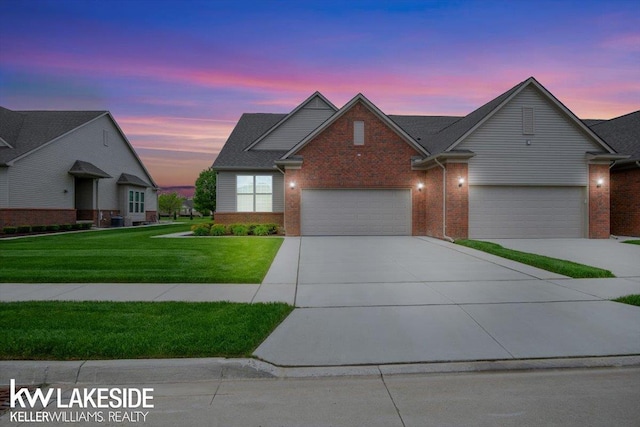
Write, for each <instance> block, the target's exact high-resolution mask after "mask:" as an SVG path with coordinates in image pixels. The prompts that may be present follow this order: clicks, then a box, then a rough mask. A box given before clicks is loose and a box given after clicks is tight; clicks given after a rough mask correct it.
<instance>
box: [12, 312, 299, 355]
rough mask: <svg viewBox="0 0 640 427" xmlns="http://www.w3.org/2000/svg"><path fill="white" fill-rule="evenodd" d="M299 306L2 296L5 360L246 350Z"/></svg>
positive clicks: (257, 342)
mask: <svg viewBox="0 0 640 427" xmlns="http://www.w3.org/2000/svg"><path fill="white" fill-rule="evenodd" d="M292 309H293V307H291V306H289V305H287V304H283V303H270V304H238V303H229V302H210V303H184V302H59V301H46V302H41V301H39V302H12V303H0V324H1V325H2V333H1V334H0V359H3V360H25V359H29V360H33V359H36V360H37V359H47V360H83V359H135V358H176V357H244V356H249V355H250V354H251V353H252V352H253V350H254V349H255V348H256V347H257V346H258V345H260V343H261V342H262V341H263V340H264V339H265V338H266V337H267V336H268V335H269V333H271V331H272V330H273V329H274V328H275V327H276V326H277V325H278V324H280V322H282V320H283V319H284V318H285V317H286V316H287V315H288V314H289V313H290V312H291V310H292Z"/></svg>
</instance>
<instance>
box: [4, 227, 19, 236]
mask: <svg viewBox="0 0 640 427" xmlns="http://www.w3.org/2000/svg"><path fill="white" fill-rule="evenodd" d="M17 231H18V227H4V228H3V229H2V232H3V233H4V234H16V232H17Z"/></svg>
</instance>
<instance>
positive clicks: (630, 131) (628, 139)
mask: <svg viewBox="0 0 640 427" xmlns="http://www.w3.org/2000/svg"><path fill="white" fill-rule="evenodd" d="M589 122H590V123H589V124H590V127H591V129H592V130H593V131H594V132H595V133H597V134H598V135H599V136H600V137H601V138H603V139H605V140H606V141H607V143H608V144H609V145H611V146H612V147H613V148H615V149H616V150H617V151H618V152H620V153H624V154H628V155H629V158H627V159H622V160H617V161H616V162H615V163H614V165H613V166H612V167H611V234H614V235H617V236H636V237H638V236H640V111H636V112H633V113H629V114H626V115H624V116H620V117H616V118H614V119H611V120H591V121H589Z"/></svg>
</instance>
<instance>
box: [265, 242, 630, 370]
mask: <svg viewBox="0 0 640 427" xmlns="http://www.w3.org/2000/svg"><path fill="white" fill-rule="evenodd" d="M297 258H298V259H299V264H298V266H297V267H298V268H297V272H298V274H297V291H296V298H295V303H296V307H297V308H296V309H295V310H294V312H293V313H292V314H291V315H290V316H289V317H288V318H287V319H285V321H284V322H283V323H282V324H281V325H280V326H279V327H278V328H277V329H276V330H275V331H274V333H273V334H272V335H271V336H269V337H268V338H267V340H266V341H265V342H264V343H263V344H262V345H261V346H260V347H259V348H258V349H257V350H256V351H255V353H254V354H255V355H256V356H257V357H260V358H262V359H264V360H267V361H269V362H272V363H275V364H278V365H282V366H328V365H360V364H384V363H410V362H436V361H467V360H469V361H471V360H502V359H514V358H515V359H527V358H554V357H582V356H606V355H623V354H640V327H638V326H639V325H640V308H638V307H633V306H628V305H624V304H620V303H615V302H611V301H608V300H606V299H607V298H609V296H608V295H605V296H603V295H601V293H602V292H600V293H599V292H595V291H592V290H591V289H590V287H589V286H586V287H585V288H584V289H583V288H581V285H580V282H576V281H574V280H571V279H568V278H566V277H563V276H559V275H557V274H553V273H549V272H546V271H542V270H538V269H535V268H532V267H528V266H525V265H522V264H519V263H516V262H513V261H508V260H505V259H502V258H499V257H495V256H492V255H488V254H485V253H482V252H478V251H475V250H472V249H468V248H465V247H461V246H457V245H454V244H451V243H448V242H444V241H441V240H437V239H431V238H422V237H303V238H300V245H299V254H298V257H297ZM289 262H290V263H295V258H294V259H291V258H289ZM603 287H604V288H607V289H609V291H608V293H609V294H610V293H614V294H615V293H620V294H626V293H632V292H627V291H628V290H629V289H631V290H632V291H634V292H635V293H640V282H635V281H630V280H626V279H608V281H604V282H603V281H601V283H600V285H598V286H596V288H598V289H596V290H601V289H600V288H603ZM591 288H593V286H591ZM616 296H618V295H616Z"/></svg>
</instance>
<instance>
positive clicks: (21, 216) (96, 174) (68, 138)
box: [0, 107, 158, 227]
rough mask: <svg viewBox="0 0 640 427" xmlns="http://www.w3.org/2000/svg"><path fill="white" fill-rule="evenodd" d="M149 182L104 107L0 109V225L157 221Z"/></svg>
mask: <svg viewBox="0 0 640 427" xmlns="http://www.w3.org/2000/svg"><path fill="white" fill-rule="evenodd" d="M157 205H158V199H157V185H156V184H155V182H154V181H153V178H152V177H151V175H150V174H149V172H148V171H147V169H146V168H145V167H144V165H143V164H142V161H141V160H140V158H139V157H138V156H137V154H136V152H135V151H134V149H133V147H132V146H131V144H130V143H129V141H128V140H127V138H126V136H125V135H124V133H123V132H122V130H121V129H120V127H119V126H118V124H117V123H116V121H115V120H114V119H113V117H112V116H111V114H110V113H109V112H108V111H12V110H9V109H6V108H2V107H0V227H5V226H15V225H50V224H72V223H75V222H77V221H92V222H93V223H94V224H95V225H96V226H109V225H110V224H111V218H112V217H113V216H122V217H123V218H124V223H125V225H132V224H136V223H143V222H155V221H157Z"/></svg>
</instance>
